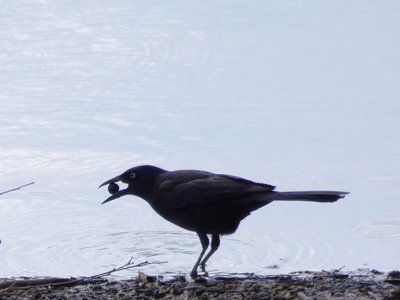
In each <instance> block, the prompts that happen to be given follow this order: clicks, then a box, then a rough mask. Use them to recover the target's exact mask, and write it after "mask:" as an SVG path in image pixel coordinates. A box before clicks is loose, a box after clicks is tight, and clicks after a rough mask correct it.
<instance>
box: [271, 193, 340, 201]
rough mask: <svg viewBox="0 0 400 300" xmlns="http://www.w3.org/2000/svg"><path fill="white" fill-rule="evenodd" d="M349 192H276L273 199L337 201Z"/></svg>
mask: <svg viewBox="0 0 400 300" xmlns="http://www.w3.org/2000/svg"><path fill="white" fill-rule="evenodd" d="M347 194H348V193H347V192H338V191H311V192H274V195H273V199H274V200H277V201H312V202H322V203H325V202H336V201H337V200H339V199H340V198H343V197H344V196H346V195H347Z"/></svg>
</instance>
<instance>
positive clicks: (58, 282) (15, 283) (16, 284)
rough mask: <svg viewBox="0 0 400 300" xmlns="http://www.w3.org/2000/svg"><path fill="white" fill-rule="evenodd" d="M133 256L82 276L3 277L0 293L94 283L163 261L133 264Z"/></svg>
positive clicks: (0, 282) (0, 283)
mask: <svg viewBox="0 0 400 300" xmlns="http://www.w3.org/2000/svg"><path fill="white" fill-rule="evenodd" d="M132 259H133V257H131V258H130V259H129V261H128V262H127V263H126V264H124V265H122V266H120V267H116V268H114V269H111V270H109V271H106V272H103V273H99V274H95V275H91V276H82V277H77V278H75V277H71V278H58V277H50V278H33V279H11V280H9V279H5V280H3V281H0V295H1V294H2V293H5V292H7V291H9V290H15V289H28V288H31V287H46V286H58V287H60V286H73V285H76V284H79V283H94V282H98V281H99V280H103V277H105V276H109V275H111V274H113V273H115V272H120V271H124V270H128V269H132V268H138V267H143V266H147V265H153V264H162V263H165V262H147V261H144V262H141V263H138V264H135V263H134V262H133V261H132Z"/></svg>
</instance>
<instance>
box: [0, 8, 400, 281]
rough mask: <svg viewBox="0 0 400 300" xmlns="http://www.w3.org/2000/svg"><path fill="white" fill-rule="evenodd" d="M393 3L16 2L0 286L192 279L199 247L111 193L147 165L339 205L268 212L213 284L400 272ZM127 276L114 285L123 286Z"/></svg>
mask: <svg viewBox="0 0 400 300" xmlns="http://www.w3.org/2000/svg"><path fill="white" fill-rule="evenodd" d="M399 6H400V4H399V3H398V1H385V2H379V3H378V2H376V1H361V0H360V1H358V0H357V1H352V2H351V3H347V2H346V3H345V2H343V3H341V2H340V3H339V2H335V1H331V2H326V1H269V2H263V1H253V2H251V3H248V2H243V3H239V2H237V3H232V2H230V1H222V2H218V3H215V2H214V1H190V2H187V3H180V2H177V3H165V1H150V2H149V1H134V2H132V1H115V2H113V3H111V2H99V1H84V2H82V1H55V2H54V1H18V2H14V1H8V2H7V3H3V5H2V9H1V12H0V15H1V18H0V20H1V21H0V68H1V72H0V174H1V175H0V176H1V177H0V178H1V180H0V191H5V190H8V189H11V188H14V187H17V186H20V185H22V184H25V183H28V182H31V181H35V184H34V185H31V186H29V187H26V188H24V189H21V190H19V191H15V192H12V193H8V194H4V195H1V196H0V239H1V241H2V242H1V244H0V277H9V276H21V275H26V276H35V275H52V276H79V275H92V274H95V273H99V272H102V271H106V270H108V269H111V268H113V267H115V266H119V265H122V264H124V263H125V262H127V261H128V260H129V259H130V257H133V260H134V261H135V262H137V263H139V262H142V261H149V262H165V263H162V264H154V265H149V266H146V267H143V268H142V269H141V270H142V271H144V272H147V273H150V274H161V275H164V276H170V275H176V274H187V272H188V271H189V270H190V269H191V267H192V265H193V263H194V261H195V259H196V257H197V255H198V253H199V251H200V244H199V242H198V238H197V236H196V235H195V234H194V233H191V232H187V231H184V230H182V229H180V228H178V227H176V226H174V225H172V224H169V223H167V222H166V221H164V220H163V219H161V218H160V217H159V216H157V215H156V214H155V213H154V212H153V211H152V210H151V209H150V207H149V206H148V205H147V204H146V203H145V202H144V201H143V200H141V199H139V198H135V197H125V198H122V199H120V200H118V201H114V202H112V203H110V204H107V205H100V203H101V202H102V201H103V200H104V199H105V198H106V197H107V191H106V190H105V189H102V190H98V189H97V187H98V186H99V184H100V183H102V182H103V181H105V180H107V179H109V178H111V177H113V176H115V175H118V174H119V173H121V172H122V171H124V170H126V169H128V168H130V167H132V166H135V165H139V164H148V163H150V164H154V165H158V166H161V167H163V168H166V169H171V170H172V169H188V168H190V169H205V170H210V171H214V172H221V173H228V174H233V175H238V176H242V177H246V178H249V179H252V180H255V181H260V182H266V183H270V184H273V185H277V186H278V189H279V190H307V189H337V190H344V191H350V192H351V195H349V196H348V197H346V198H345V199H343V200H341V201H340V202H338V203H335V204H327V205H321V204H313V203H273V204H270V205H269V206H267V207H264V208H263V209H260V210H259V211H257V212H255V213H253V214H252V215H251V216H250V217H249V218H247V219H246V220H245V221H243V222H242V224H241V226H240V228H239V230H238V231H237V232H236V234H234V235H231V236H225V237H223V239H222V245H221V248H220V250H219V251H218V252H217V254H215V256H214V257H213V258H212V259H211V260H210V262H209V264H208V271H209V273H210V274H211V275H215V274H221V273H244V272H254V273H257V274H273V273H285V272H290V271H295V270H305V269H308V270H321V269H332V268H341V267H343V266H344V267H345V270H355V269H358V268H376V269H380V270H391V269H396V268H397V269H398V268H400V254H399V253H400V251H399V250H400V217H399V212H400V201H399V199H398V195H400V175H399V172H398V169H399V166H400V159H399V153H400V151H399V150H400V145H399V140H400V134H399V128H400V100H399V95H400V90H399V89H400V88H399V84H398V81H399V78H400V76H399V75H400V71H399V70H400V61H399V59H398V53H399V51H400V35H399V34H398V28H400V19H399V18H398V16H397V14H396V11H398V9H399V8H400V7H399ZM135 274H136V270H135V271H129V272H125V273H120V274H117V276H121V277H124V278H127V277H131V276H135Z"/></svg>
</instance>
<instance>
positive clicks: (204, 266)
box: [200, 264, 207, 273]
mask: <svg viewBox="0 0 400 300" xmlns="http://www.w3.org/2000/svg"><path fill="white" fill-rule="evenodd" d="M200 270H201V271H202V272H205V273H207V271H206V264H200Z"/></svg>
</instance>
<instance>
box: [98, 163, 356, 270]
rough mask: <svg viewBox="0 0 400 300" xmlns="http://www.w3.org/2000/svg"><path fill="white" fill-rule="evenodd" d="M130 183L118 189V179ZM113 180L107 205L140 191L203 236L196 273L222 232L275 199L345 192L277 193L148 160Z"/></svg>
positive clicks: (330, 198) (329, 197)
mask: <svg viewBox="0 0 400 300" xmlns="http://www.w3.org/2000/svg"><path fill="white" fill-rule="evenodd" d="M118 181H121V182H123V183H126V184H127V185H128V186H127V188H126V189H123V190H119V187H118V186H117V185H116V182H118ZM107 184H110V186H109V191H110V192H111V193H113V194H112V195H111V196H110V197H109V198H108V199H106V200H105V201H104V202H103V203H102V204H104V203H106V202H109V201H111V200H115V199H117V198H119V197H122V196H125V195H134V196H139V197H141V198H143V199H144V200H146V201H147V202H148V203H149V204H150V206H151V207H152V208H153V209H154V210H155V211H156V212H157V213H158V214H159V215H160V216H162V217H163V218H164V219H166V220H168V221H170V222H172V223H174V224H175V225H178V226H180V227H182V228H184V229H187V230H191V231H194V232H196V233H197V235H198V236H199V239H200V242H201V246H202V250H201V252H200V256H199V258H198V259H197V261H196V263H195V264H194V266H193V269H192V271H191V276H192V277H196V276H197V268H198V266H199V265H200V266H201V267H202V270H203V271H204V270H205V264H206V262H207V261H208V259H209V258H210V257H211V255H212V254H213V253H214V252H215V251H216V250H217V249H218V247H219V244H220V240H219V237H220V235H223V234H231V233H234V232H235V231H236V229H237V228H238V226H239V223H240V221H242V220H243V219H244V218H245V217H247V216H248V215H250V213H251V212H252V211H254V210H256V209H259V208H260V207H262V206H264V205H267V204H269V203H271V202H272V201H313V202H321V203H325V202H335V201H337V200H338V199H340V198H343V197H344V196H345V195H346V194H348V193H346V192H337V191H312V192H276V191H274V189H275V187H274V186H272V185H269V184H265V183H257V182H253V181H250V180H247V179H244V178H240V177H236V176H231V175H225V174H213V173H210V172H205V171H197V170H178V171H166V170H163V169H161V168H158V167H154V166H150V165H144V166H138V167H134V168H131V169H129V170H127V171H126V172H124V173H122V174H121V175H119V176H117V177H114V178H112V179H110V180H107V181H106V182H104V183H103V184H102V185H100V187H102V186H104V185H107ZM207 235H211V237H212V240H211V250H210V251H209V252H208V254H207V255H206V256H205V257H204V258H203V256H204V254H205V252H206V249H207V248H208V246H209V239H208V236H207Z"/></svg>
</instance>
